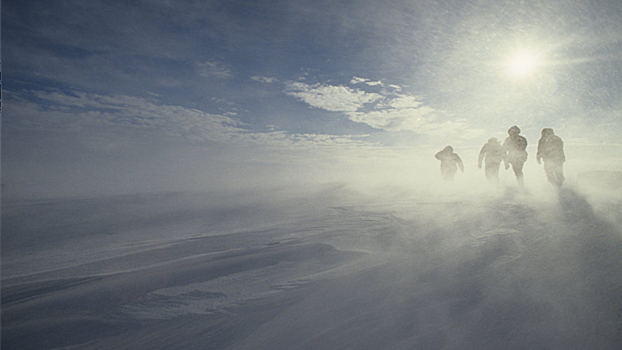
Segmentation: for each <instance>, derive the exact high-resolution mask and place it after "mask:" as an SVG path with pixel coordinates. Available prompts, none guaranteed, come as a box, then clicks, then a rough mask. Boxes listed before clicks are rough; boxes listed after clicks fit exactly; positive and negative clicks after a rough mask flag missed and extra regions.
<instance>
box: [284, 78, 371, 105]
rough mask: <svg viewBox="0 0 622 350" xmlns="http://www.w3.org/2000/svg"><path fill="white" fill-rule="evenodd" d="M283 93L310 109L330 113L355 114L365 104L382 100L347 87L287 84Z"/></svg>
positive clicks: (299, 83) (298, 83)
mask: <svg viewBox="0 0 622 350" xmlns="http://www.w3.org/2000/svg"><path fill="white" fill-rule="evenodd" d="M285 93H286V94H287V95H289V96H293V97H295V98H297V99H298V100H300V101H302V102H305V103H306V104H308V105H310V106H311V107H315V108H320V109H324V110H327V111H332V112H355V111H357V110H358V109H360V108H361V107H363V106H364V105H365V104H367V103H371V102H374V101H377V100H379V99H381V98H382V96H381V95H379V94H377V93H368V92H365V91H362V90H356V89H352V88H349V87H347V86H334V85H323V84H314V85H309V84H305V83H301V82H291V83H288V84H287V87H286V88H285Z"/></svg>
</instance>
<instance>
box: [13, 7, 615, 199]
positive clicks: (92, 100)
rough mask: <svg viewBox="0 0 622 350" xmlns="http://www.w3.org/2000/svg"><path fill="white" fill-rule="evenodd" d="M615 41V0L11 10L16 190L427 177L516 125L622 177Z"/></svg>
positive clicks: (74, 191)
mask: <svg viewBox="0 0 622 350" xmlns="http://www.w3.org/2000/svg"><path fill="white" fill-rule="evenodd" d="M619 33H622V3H621V2H619V1H618V0H602V1H596V0H593V1H578V0H576V1H573V0H552V1H510V0H508V1H505V0H504V1H483V0H480V1H474V0H441V1H427V0H426V1H423V0H409V1H401V0H397V1H383V2H382V3H380V2H377V1H367V0H360V1H346V0H337V1H328V0H287V1H284V0H273V1H243V0H213V1H210V0H206V1H181V0H180V1H167V0H150V1H119V0H107V1H99V0H90V1H78V0H65V1H54V2H49V1H43V0H20V1H11V0H5V1H2V63H3V64H2V68H3V69H2V72H3V73H4V74H3V77H4V80H3V84H2V88H3V91H2V92H3V94H2V96H3V102H4V106H3V107H4V108H3V109H2V112H3V113H2V184H3V191H4V192H5V193H6V194H13V195H15V196H41V197H45V196H57V195H79V194H80V195H85V194H87V195H89V194H102V193H127V192H131V191H167V190H171V191H172V190H182V189H214V188H239V187H244V186H263V185H266V186H267V184H295V183H301V182H314V181H317V182H322V181H328V182H330V181H336V182H338V181H358V182H359V183H362V184H367V183H377V184H379V183H383V182H387V181H392V182H400V181H401V182H404V181H406V182H408V181H417V180H418V179H419V178H428V177H438V174H437V173H438V169H436V168H437V167H438V164H436V161H435V160H434V159H433V155H434V153H435V152H437V151H439V150H440V149H442V148H443V147H445V146H446V145H448V144H451V145H452V146H453V147H454V149H455V150H456V151H457V152H458V153H459V154H461V155H462V156H463V158H464V160H465V164H467V171H470V172H471V173H476V172H477V169H476V168H475V166H474V164H475V162H476V160H475V159H473V158H474V157H476V155H477V152H478V151H479V148H480V147H481V146H482V145H483V144H484V143H485V142H486V141H487V140H488V138H490V137H497V138H498V139H500V140H503V138H505V137H506V131H507V129H508V128H509V127H510V126H512V125H518V126H519V127H520V128H521V130H522V132H523V134H524V135H525V136H526V137H527V139H528V141H529V144H530V146H529V147H530V148H528V151H530V155H531V159H530V160H531V161H532V162H533V161H534V159H535V149H534V146H535V145H536V144H537V140H538V138H539V136H540V130H541V129H542V128H545V127H549V128H553V129H554V130H555V133H556V134H557V135H559V136H560V137H562V139H563V140H564V142H565V145H566V152H567V156H568V158H569V161H568V163H567V164H568V165H569V168H570V169H572V168H573V167H574V168H575V169H587V170H603V169H604V170H622V156H621V155H620V153H621V152H620V151H621V150H622V142H620V135H621V134H622V119H621V118H622V98H621V97H622V80H621V79H620V77H621V76H622V36H621V35H620V34H619ZM573 162H574V163H573ZM533 168H536V166H535V165H533ZM539 171H541V170H539ZM479 175H481V176H482V177H483V174H479Z"/></svg>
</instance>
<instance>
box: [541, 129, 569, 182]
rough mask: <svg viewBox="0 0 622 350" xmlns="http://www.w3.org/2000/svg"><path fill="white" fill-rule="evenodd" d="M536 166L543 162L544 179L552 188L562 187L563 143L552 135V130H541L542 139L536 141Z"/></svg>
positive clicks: (564, 156) (564, 159) (564, 158)
mask: <svg viewBox="0 0 622 350" xmlns="http://www.w3.org/2000/svg"><path fill="white" fill-rule="evenodd" d="M536 160H537V161H538V164H541V163H542V160H544V172H545V174H546V178H547V179H548V180H549V182H550V183H551V184H553V186H557V187H562V185H563V184H564V162H565V161H566V155H565V154H564V141H562V139H561V138H560V137H559V136H557V135H555V134H554V133H553V129H550V128H544V129H542V137H541V138H540V141H538V153H537V154H536Z"/></svg>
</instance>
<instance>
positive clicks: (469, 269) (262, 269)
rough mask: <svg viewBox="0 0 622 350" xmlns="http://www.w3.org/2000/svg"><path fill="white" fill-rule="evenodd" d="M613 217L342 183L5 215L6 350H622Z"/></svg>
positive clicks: (595, 202) (558, 204)
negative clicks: (380, 191)
mask: <svg viewBox="0 0 622 350" xmlns="http://www.w3.org/2000/svg"><path fill="white" fill-rule="evenodd" d="M607 202H608V203H612V205H614V207H615V205H617V208H619V205H620V201H619V198H618V199H616V198H614V197H609V198H608V199H607ZM599 203H600V204H599ZM602 203H603V201H600V199H599V197H596V196H592V195H588V194H585V193H584V192H581V191H579V190H573V189H564V190H562V191H560V192H559V193H555V192H554V191H552V190H551V191H550V192H547V193H544V194H540V195H535V194H529V193H523V192H517V191H515V190H512V189H507V190H501V191H499V192H491V193H488V194H486V195H481V196H477V197H475V196H472V195H464V194H462V195H460V194H458V193H454V192H452V190H448V191H446V192H445V193H442V194H437V195H434V196H431V195H425V196H423V195H422V194H421V193H415V192H408V191H388V190H387V191H386V192H385V193H383V194H382V195H379V194H370V193H368V194H365V195H363V194H361V193H357V192H354V191H351V190H348V189H347V188H345V187H343V186H330V187H327V188H323V189H322V190H320V191H302V190H299V191H296V192H293V191H286V190H283V191H281V192H278V191H277V192H273V193H271V195H266V194H263V193H221V194H218V193H193V194H181V193H178V194H160V195H136V196H119V197H110V198H104V199H102V198H93V199H63V200H60V199H59V200H48V201H39V202H33V201H26V202H11V203H4V207H3V244H2V267H3V279H2V346H3V349H68V348H71V349H112V348H114V349H408V348H417V349H534V348H546V349H619V348H620V347H622V234H621V231H620V226H619V224H620V222H619V221H616V217H615V216H612V215H610V214H611V212H610V211H609V212H608V211H607V210H605V209H606V208H604V207H602ZM599 205H600V206H601V207H600V208H601V209H600V210H596V209H595V208H598V207H599ZM609 207H610V208H611V206H609ZM607 213H608V214H607Z"/></svg>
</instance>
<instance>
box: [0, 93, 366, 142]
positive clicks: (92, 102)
mask: <svg viewBox="0 0 622 350" xmlns="http://www.w3.org/2000/svg"><path fill="white" fill-rule="evenodd" d="M9 98H10V100H11V103H10V105H9V106H10V107H9V108H8V110H7V112H8V113H10V115H12V116H19V117H17V118H16V117H13V118H11V119H10V120H9V121H8V123H9V127H10V128H11V129H12V130H16V129H22V130H45V131H47V132H50V131H54V132H61V133H62V132H64V133H86V134H89V135H99V134H106V135H110V133H108V130H109V129H110V128H122V129H123V130H125V132H124V133H123V135H120V136H119V138H122V137H127V136H128V135H135V136H141V135H145V133H155V134H157V135H161V136H168V137H174V138H181V139H185V140H188V141H210V142H220V143H224V144H227V143H229V144H237V145H261V146H266V147H273V148H274V147H276V148H283V149H286V148H297V149H302V148H327V149H330V148H343V147H354V146H359V147H362V146H366V147H367V146H373V144H371V143H368V142H365V141H363V140H362V139H363V138H364V137H365V135H358V136H354V135H322V134H290V133H288V132H286V131H269V132H255V131H252V130H250V129H248V128H247V125H246V124H245V123H243V122H241V121H240V120H238V119H236V118H234V116H233V115H232V114H229V113H224V114H212V113H207V112H204V111H201V110H197V109H192V108H186V107H182V106H175V105H167V104H163V103H160V102H158V101H157V100H154V99H147V98H139V97H133V96H126V95H100V94H93V93H84V92H78V91H73V92H69V93H65V92H61V91H39V90H36V91H29V92H27V94H26V95H25V94H24V93H19V94H18V93H9ZM273 129H274V128H273ZM95 139H98V137H96V138H95ZM111 142H112V141H111Z"/></svg>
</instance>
